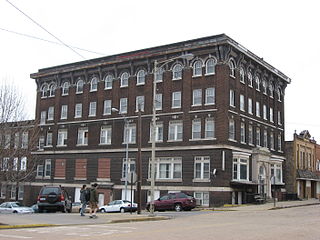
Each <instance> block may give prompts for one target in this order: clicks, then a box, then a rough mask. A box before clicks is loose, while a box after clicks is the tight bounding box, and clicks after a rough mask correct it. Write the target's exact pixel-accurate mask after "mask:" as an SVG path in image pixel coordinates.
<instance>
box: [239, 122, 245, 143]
mask: <svg viewBox="0 0 320 240" xmlns="http://www.w3.org/2000/svg"><path fill="white" fill-rule="evenodd" d="M240 137H241V143H246V125H245V124H244V123H241V128H240Z"/></svg>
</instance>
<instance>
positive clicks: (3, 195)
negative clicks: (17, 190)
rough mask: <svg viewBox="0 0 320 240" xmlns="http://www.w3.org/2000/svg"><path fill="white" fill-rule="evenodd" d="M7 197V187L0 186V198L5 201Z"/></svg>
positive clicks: (4, 185)
mask: <svg viewBox="0 0 320 240" xmlns="http://www.w3.org/2000/svg"><path fill="white" fill-rule="evenodd" d="M6 195H7V185H6V184H3V183H2V184H1V196H0V198H2V199H5V198H6Z"/></svg>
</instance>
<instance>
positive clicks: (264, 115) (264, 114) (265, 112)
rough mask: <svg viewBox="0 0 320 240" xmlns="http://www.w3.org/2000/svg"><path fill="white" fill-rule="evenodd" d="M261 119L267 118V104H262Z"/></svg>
mask: <svg viewBox="0 0 320 240" xmlns="http://www.w3.org/2000/svg"><path fill="white" fill-rule="evenodd" d="M263 119H264V120H268V113H267V106H266V105H265V104H263Z"/></svg>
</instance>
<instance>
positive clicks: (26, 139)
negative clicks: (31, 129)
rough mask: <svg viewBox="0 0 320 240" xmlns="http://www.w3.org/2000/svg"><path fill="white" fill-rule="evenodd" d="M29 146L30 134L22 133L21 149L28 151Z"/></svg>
mask: <svg viewBox="0 0 320 240" xmlns="http://www.w3.org/2000/svg"><path fill="white" fill-rule="evenodd" d="M28 145H29V133H28V132H27V131H24V132H23V133H22V139H21V148H23V149H27V148H28Z"/></svg>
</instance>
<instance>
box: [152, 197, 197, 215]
mask: <svg viewBox="0 0 320 240" xmlns="http://www.w3.org/2000/svg"><path fill="white" fill-rule="evenodd" d="M153 203H154V210H155V211H165V210H175V211H177V212H180V211H182V210H191V209H193V208H195V207H196V199H195V198H194V197H193V196H190V195H188V194H186V193H183V192H178V193H169V194H166V195H164V196H162V197H160V198H159V199H158V200H154V201H153ZM146 208H147V210H148V211H149V209H150V203H147V207H146Z"/></svg>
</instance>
